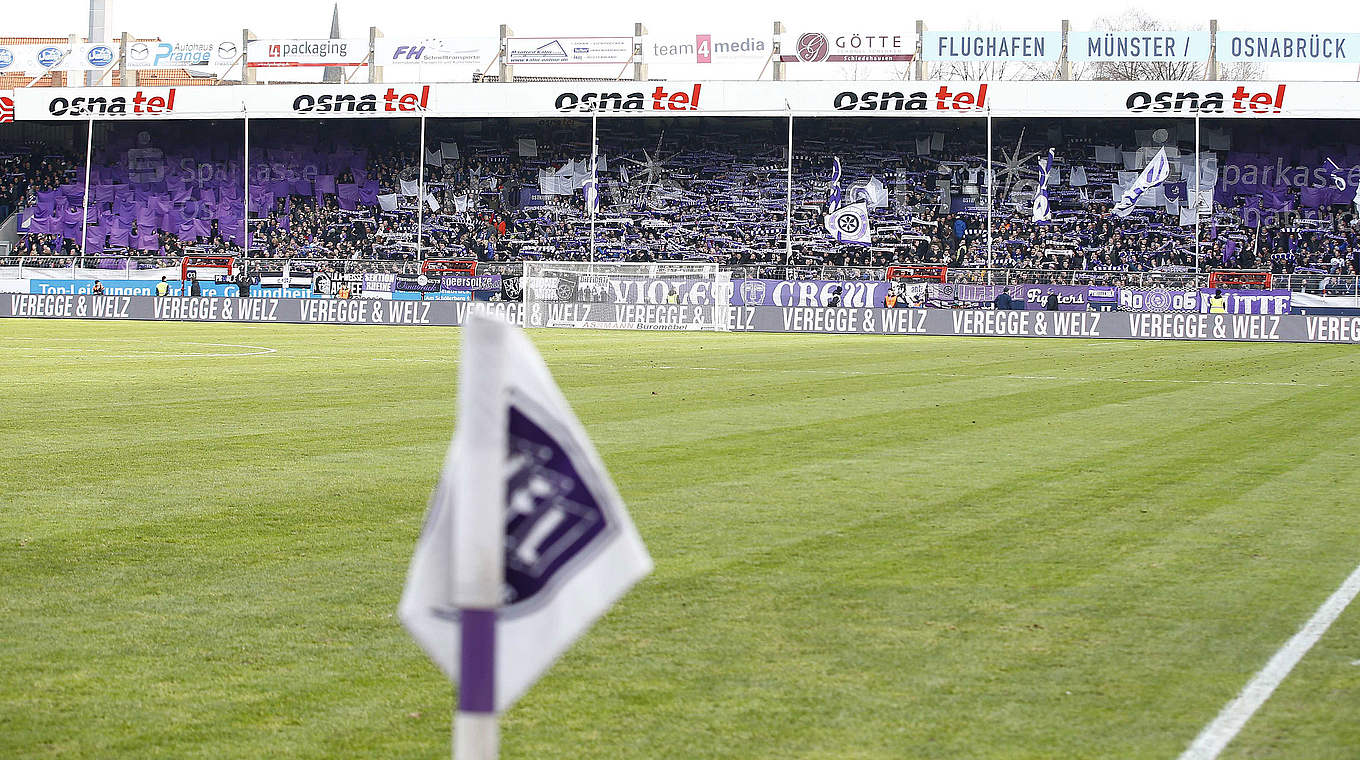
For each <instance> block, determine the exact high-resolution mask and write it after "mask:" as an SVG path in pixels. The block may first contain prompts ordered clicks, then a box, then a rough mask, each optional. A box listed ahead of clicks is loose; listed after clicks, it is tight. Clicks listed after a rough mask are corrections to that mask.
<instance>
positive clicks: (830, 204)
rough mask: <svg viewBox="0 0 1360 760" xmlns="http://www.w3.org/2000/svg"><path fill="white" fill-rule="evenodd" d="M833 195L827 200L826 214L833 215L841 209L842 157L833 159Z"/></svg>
mask: <svg viewBox="0 0 1360 760" xmlns="http://www.w3.org/2000/svg"><path fill="white" fill-rule="evenodd" d="M831 162H832V163H831V193H830V195H828V196H827V199H826V213H828V214H831V213H834V212H835V211H836V209H838V208H840V207H841V157H840V156H836V157H835V158H833V159H831Z"/></svg>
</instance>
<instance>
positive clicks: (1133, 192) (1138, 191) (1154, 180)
mask: <svg viewBox="0 0 1360 760" xmlns="http://www.w3.org/2000/svg"><path fill="white" fill-rule="evenodd" d="M1170 172H1171V166H1170V163H1169V162H1168V161H1167V158H1166V148H1162V149H1161V150H1159V151H1157V155H1155V156H1153V157H1152V160H1151V161H1149V162H1148V165H1147V166H1145V167H1143V171H1142V172H1141V173H1139V175H1138V176H1137V177H1135V178H1134V180H1133V184H1132V185H1130V186H1129V188H1128V189H1127V190H1125V191H1124V194H1123V195H1121V196H1120V198H1119V202H1118V203H1116V204H1115V205H1114V208H1112V209H1110V213H1112V214H1114V215H1115V216H1118V217H1121V218H1123V217H1127V216H1128V215H1129V214H1132V213H1133V207H1134V206H1135V205H1137V203H1138V199H1139V198H1141V197H1142V196H1143V193H1146V192H1147V191H1149V190H1151V189H1152V188H1154V187H1157V186H1158V185H1160V184H1162V183H1163V182H1165V181H1166V177H1167V175H1168V174H1169V173H1170Z"/></svg>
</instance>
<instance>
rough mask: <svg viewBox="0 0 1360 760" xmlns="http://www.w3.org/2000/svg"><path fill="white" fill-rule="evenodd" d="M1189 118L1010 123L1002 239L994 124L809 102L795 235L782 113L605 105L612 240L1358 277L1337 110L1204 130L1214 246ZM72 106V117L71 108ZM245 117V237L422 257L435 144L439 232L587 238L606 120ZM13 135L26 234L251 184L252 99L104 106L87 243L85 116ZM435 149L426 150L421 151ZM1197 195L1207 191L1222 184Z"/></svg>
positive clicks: (223, 209)
mask: <svg viewBox="0 0 1360 760" xmlns="http://www.w3.org/2000/svg"><path fill="white" fill-rule="evenodd" d="M1187 124H1188V122H1187V121H1186V120H1184V119H1181V120H1173V119H1168V120H1166V121H1165V122H1164V123H1153V122H1150V121H1148V120H1131V119H1129V120H1119V119H1107V120H1082V119H1047V120H1030V121H1020V120H1009V121H1005V120H1003V121H999V123H998V125H997V127H996V134H995V137H994V140H993V148H994V153H995V156H994V172H995V185H994V187H993V192H994V194H995V205H994V207H993V215H992V227H991V232H992V239H993V254H992V257H991V260H990V262H989V260H988V257H987V255H986V251H985V248H986V247H985V241H986V238H987V213H986V198H987V191H988V188H987V182H986V173H985V171H984V164H985V162H986V154H987V150H986V148H987V146H986V138H985V133H984V131H983V128H982V125H981V124H979V123H978V122H976V121H973V122H965V121H958V122H945V121H941V120H932V121H926V120H912V119H882V118H878V119H853V118H838V119H799V120H797V122H796V127H795V148H794V156H793V188H794V189H793V224H792V232H793V235H792V246H791V251H790V250H789V248H788V247H786V240H785V228H784V205H785V192H786V189H785V182H786V176H785V172H786V160H787V159H786V155H785V152H786V147H785V145H786V139H787V136H786V132H785V130H786V128H787V122H786V121H784V120H782V119H777V118H736V117H710V118H688V119H672V120H661V119H648V118H634V119H613V120H610V119H602V120H601V121H600V127H599V130H600V131H599V143H600V153H601V155H602V160H601V163H600V166H599V173H600V186H601V198H602V204H601V207H600V210H599V213H598V215H597V219H596V225H595V229H596V255H597V256H598V257H599V258H601V259H604V260H613V261H646V260H695V261H714V262H718V263H722V264H726V265H732V266H743V265H744V266H752V265H760V264H773V263H778V264H791V265H795V266H812V265H836V266H851V267H884V266H887V265H890V264H894V263H928V264H941V265H946V266H949V267H950V268H951V269H956V268H962V269H968V268H976V267H983V266H987V265H988V264H989V263H990V264H991V265H992V266H994V267H1002V268H1024V269H1030V270H1036V269H1037V270H1051V271H1068V270H1081V271H1086V272H1092V273H1102V272H1104V273H1117V272H1147V271H1166V272H1176V271H1185V270H1189V269H1192V268H1199V269H1210V268H1228V269H1245V270H1270V271H1274V272H1277V273H1294V272H1302V273H1315V274H1317V275H1319V276H1325V275H1352V274H1355V272H1356V271H1357V266H1360V259H1358V257H1357V250H1360V232H1358V231H1357V230H1356V228H1355V221H1356V214H1355V207H1354V206H1353V205H1352V204H1353V201H1354V196H1355V183H1354V182H1350V183H1347V184H1346V189H1338V188H1337V187H1335V186H1334V185H1333V183H1332V182H1331V181H1330V178H1329V176H1328V175H1327V173H1326V170H1325V168H1324V167H1325V166H1326V165H1327V163H1326V162H1327V160H1331V161H1334V162H1335V163H1336V164H1338V165H1339V166H1340V168H1341V170H1342V171H1344V172H1347V173H1350V172H1352V171H1353V169H1352V167H1356V166H1360V146H1357V145H1356V144H1354V143H1350V142H1348V141H1347V137H1346V135H1345V134H1344V131H1343V130H1342V128H1341V127H1340V126H1337V125H1333V124H1331V123H1328V122H1326V121H1313V122H1305V121H1295V122H1293V123H1292V124H1291V130H1290V131H1289V133H1288V135H1289V136H1288V138H1287V140H1285V139H1283V138H1281V137H1279V136H1278V135H1277V134H1276V132H1275V131H1274V130H1273V128H1272V127H1271V125H1269V124H1262V123H1253V122H1235V123H1227V122H1224V123H1222V124H1221V125H1214V126H1213V127H1212V128H1206V134H1207V135H1210V136H1211V139H1206V140H1205V143H1206V144H1205V146H1204V149H1203V150H1202V152H1201V153H1200V155H1199V162H1198V166H1199V168H1200V172H1201V176H1202V181H1203V186H1204V188H1205V190H1206V195H1207V194H1209V193H1211V195H1212V212H1210V211H1208V208H1209V206H1207V205H1206V206H1204V209H1205V212H1204V213H1203V214H1202V215H1201V217H1200V221H1201V223H1200V225H1199V231H1200V235H1201V237H1200V245H1199V252H1200V258H1199V260H1198V261H1197V260H1196V258H1195V251H1196V246H1195V240H1194V232H1195V229H1196V228H1195V226H1194V216H1195V214H1194V210H1193V208H1192V203H1193V199H1194V190H1195V167H1196V159H1195V156H1194V144H1193V133H1192V131H1191V130H1190V129H1188V128H1187ZM62 129H65V130H67V131H66V133H65V134H64V136H61V134H60V130H62ZM418 134H419V133H418V130H417V128H416V126H415V123H414V122H413V121H411V120H406V121H401V120H391V121H376V120H375V121H356V120H329V121H326V120H318V121H308V122H302V121H289V120H284V121H269V120H261V121H259V122H258V123H257V122H252V135H251V157H250V158H251V161H250V164H251V171H250V173H251V183H250V191H249V197H250V208H251V212H252V217H253V221H252V223H251V227H252V229H251V235H252V239H251V250H250V256H251V257H252V258H253V257H267V258H329V259H349V260H382V261H403V260H413V259H415V258H417V248H416V227H417V224H416V221H417V214H416V202H417V198H416V196H417V190H416V188H417V185H418V177H419V168H420V167H419V166H418V163H417V158H416V156H417V155H418V154H419V153H418V151H421V152H423V156H424V158H423V163H424V169H425V183H426V189H427V193H428V197H427V198H426V201H425V208H424V210H423V213H422V214H421V229H422V230H423V232H424V238H423V240H422V243H423V248H424V250H425V251H426V254H425V255H426V256H437V257H445V258H469V259H477V260H480V261H483V262H504V261H517V260H522V259H526V258H528V259H532V258H539V257H543V256H545V255H547V256H549V257H552V258H559V259H582V258H586V257H588V255H589V232H588V230H589V227H590V220H589V214H588V212H587V210H586V207H585V203H584V197H583V193H582V192H581V187H582V184H583V183H584V181H585V178H586V177H587V176H588V174H589V165H588V164H589V160H588V159H589V141H590V126H589V122H588V121H585V120H582V119H575V120H568V119H553V120H528V119H522V120H477V119H431V120H429V123H428V128H427V136H426V144H425V145H424V146H418V142H419V137H418ZM29 137H30V139H28V140H27V141H26V142H24V143H21V144H0V168H2V169H3V171H4V172H5V173H6V174H7V175H9V176H14V177H17V178H19V179H18V181H17V182H16V183H15V184H14V185H13V186H12V187H8V188H7V194H6V195H5V196H3V197H0V205H3V206H9V207H11V208H13V207H18V208H21V209H22V213H21V224H20V229H21V231H22V232H23V233H24V234H23V235H21V240H20V243H19V245H18V247H17V248H16V253H17V254H20V255H75V254H77V253H83V255H87V256H99V255H102V256H110V255H116V254H136V253H139V252H140V253H142V254H144V255H155V256H177V255H182V254H184V253H190V252H192V253H212V252H222V253H237V252H239V251H240V248H241V244H242V242H243V227H244V221H243V216H244V211H243V209H244V202H245V201H244V195H245V194H244V192H243V187H242V185H243V183H242V177H243V168H242V162H241V158H242V141H243V138H242V134H241V129H240V123H239V122H228V121H222V122H198V123H196V129H195V130H193V131H192V132H188V131H186V130H181V129H179V128H178V127H177V126H176V125H174V124H173V123H149V124H138V125H129V124H100V125H98V126H97V127H96V133H95V146H96V147H95V155H94V161H93V168H92V179H91V198H90V200H91V212H90V218H89V222H90V224H89V233H88V234H89V240H88V243H87V246H86V250H84V251H83V252H82V251H81V250H80V246H79V243H80V237H81V235H82V228H83V227H84V225H83V224H82V220H81V217H80V205H81V202H82V200H83V195H84V185H83V177H82V175H81V170H82V168H83V167H82V164H83V144H82V143H83V138H84V132H83V127H69V126H61V127H57V128H55V131H54V135H53V137H51V138H50V139H48V140H46V141H42V140H38V141H35V140H33V139H31V135H30V136H29ZM422 147H423V151H422ZM1049 147H1053V148H1054V149H1055V156H1056V160H1055V171H1054V172H1053V174H1054V175H1055V177H1056V178H1057V181H1056V182H1052V183H1051V184H1050V188H1049V191H1050V206H1051V208H1052V219H1051V220H1049V221H1045V222H1033V221H1031V214H1030V201H1031V199H1032V197H1033V194H1034V191H1035V188H1036V187H1037V183H1036V177H1037V170H1036V169H1037V156H1038V155H1039V153H1040V151H1046V150H1047V148H1049ZM1163 147H1165V148H1167V149H1168V154H1169V155H1170V156H1171V157H1172V174H1171V177H1170V178H1169V179H1168V181H1167V183H1166V184H1165V185H1164V186H1163V187H1160V188H1156V189H1155V192H1151V193H1148V194H1147V196H1146V197H1145V198H1144V199H1143V201H1140V204H1139V206H1138V207H1137V209H1136V210H1135V211H1134V213H1133V214H1132V215H1130V216H1129V217H1128V218H1124V219H1120V218H1117V217H1115V216H1112V215H1111V214H1110V213H1109V211H1110V208H1111V206H1112V204H1113V200H1114V198H1115V197H1116V195H1117V194H1118V192H1119V188H1120V187H1121V186H1127V184H1128V183H1129V182H1130V181H1131V178H1132V175H1134V174H1136V172H1137V170H1138V169H1139V168H1141V166H1142V163H1143V162H1145V161H1146V160H1147V158H1148V156H1149V155H1150V154H1151V152H1153V151H1154V150H1157V149H1160V148H1163ZM836 159H839V161H840V164H841V166H842V175H841V179H840V186H841V188H842V192H843V198H844V200H845V201H846V202H849V201H851V200H854V199H863V200H865V201H866V202H867V203H868V204H869V206H870V207H871V211H870V222H871V224H872V228H873V231H874V232H873V239H872V245H870V246H860V245H851V244H838V243H837V242H836V241H835V240H834V239H833V238H832V237H831V236H830V235H828V234H827V233H826V231H825V230H824V229H823V222H822V217H821V214H822V211H823V210H824V207H825V204H826V200H827V197H828V194H829V192H830V180H831V171H832V166H833V162H834V161H835V160H836ZM1204 202H1205V203H1206V204H1207V203H1208V202H1209V201H1208V199H1207V198H1206V199H1205V200H1204Z"/></svg>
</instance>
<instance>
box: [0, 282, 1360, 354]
mask: <svg viewBox="0 0 1360 760" xmlns="http://www.w3.org/2000/svg"><path fill="white" fill-rule="evenodd" d="M542 308H543V310H544V313H543V315H542V316H541V317H540V319H541V320H542V321H543V322H544V323H546V322H548V321H554V322H557V323H569V322H577V323H590V324H597V325H600V324H611V323H612V324H616V325H620V326H624V325H627V326H633V327H637V328H638V329H650V330H668V329H674V330H684V329H686V326H687V325H689V324H695V323H698V322H701V321H703V319H704V318H705V315H706V313H711V309H712V308H713V307H711V306H710V307H697V306H686V305H639V304H579V303H576V304H544V305H543V306H542ZM473 309H476V310H478V311H489V312H491V313H494V314H497V315H499V316H500V317H501V318H504V319H508V320H510V321H511V322H513V323H515V324H523V323H524V321H525V320H524V317H525V314H524V308H523V306H522V305H521V304H517V303H487V304H469V303H464V302H457V301H386V300H366V299H362V300H339V299H337V300H325V299H298V298H239V299H233V298H180V297H166V298H156V297H149V296H94V295H70V294H56V293H54V294H46V295H35V294H7V295H3V296H0V318H6V317H31V318H43V319H104V320H141V321H167V322H170V321H173V322H252V323H270V322H272V323H279V324H361V325H404V326H416V325H432V326H446V327H457V326H459V325H462V324H463V323H464V322H465V321H466V320H467V316H468V313H469V311H471V310H473ZM726 311H727V315H726V316H727V328H728V329H729V330H731V331H733V332H771V333H837V334H854V335H936V336H970V337H1016V338H1096V339H1142V340H1192V341H1245V342H1253V343H1351V344H1355V343H1360V316H1330V315H1328V316H1298V315H1288V314H1193V313H1191V314H1129V313H1124V312H1061V311H1059V312H1051V311H1048V312H1046V311H1033V310H1011V311H996V310H991V309H875V308H823V307H778V306H734V307H730V308H728V309H726ZM528 321H529V323H530V325H529V326H532V324H533V323H534V321H535V320H534V319H532V318H531V319H530V320H528Z"/></svg>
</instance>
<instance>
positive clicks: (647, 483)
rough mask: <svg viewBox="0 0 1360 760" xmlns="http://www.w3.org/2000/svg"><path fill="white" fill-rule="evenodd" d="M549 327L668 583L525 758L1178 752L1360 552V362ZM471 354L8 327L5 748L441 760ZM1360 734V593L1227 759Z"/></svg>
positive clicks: (345, 337)
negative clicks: (433, 524)
mask: <svg viewBox="0 0 1360 760" xmlns="http://www.w3.org/2000/svg"><path fill="white" fill-rule="evenodd" d="M531 335H532V337H533V339H534V340H535V342H536V343H537V344H538V346H539V347H540V350H541V351H542V352H543V354H544V357H545V358H546V360H547V362H548V364H549V366H550V367H551V368H552V369H553V371H554V373H555V374H556V376H557V378H558V381H559V382H560V384H561V385H562V388H563V391H564V393H565V394H566V396H567V398H568V399H569V400H570V401H571V403H572V404H573V406H574V407H575V409H576V411H577V413H578V414H579V416H580V417H581V419H582V421H583V422H584V424H585V427H586V429H587V430H588V431H589V432H590V434H591V436H592V437H593V439H594V440H595V442H596V445H597V446H598V447H599V449H600V452H601V454H602V455H603V457H604V460H605V462H606V463H607V464H608V466H609V467H610V469H611V471H612V473H613V475H614V478H615V480H616V482H617V483H618V486H619V490H620V491H621V492H622V494H623V496H624V498H625V500H626V501H627V502H628V505H629V508H630V510H631V512H632V514H633V517H634V519H635V521H636V522H637V525H638V528H639V530H640V531H641V533H642V535H643V538H644V539H645V540H646V542H647V545H648V547H649V549H650V551H651V553H652V555H653V557H654V559H655V560H656V566H657V567H656V571H655V573H654V574H653V575H652V576H650V577H649V578H648V579H647V580H645V581H644V582H643V583H641V584H640V585H639V586H638V587H637V588H635V589H634V590H633V591H632V592H631V593H630V594H629V595H628V596H626V597H625V598H624V599H623V601H622V602H621V603H620V604H619V605H618V606H616V607H615V608H614V609H613V610H612V611H611V612H610V613H609V614H608V615H607V616H606V617H605V618H604V619H603V620H602V621H601V622H600V623H599V624H598V625H596V627H595V628H594V629H593V630H592V631H591V632H590V633H589V634H588V635H587V636H586V637H585V638H583V639H582V640H581V641H580V642H579V643H578V644H577V645H576V646H575V648H573V649H572V650H571V651H570V652H569V653H568V655H567V656H566V657H564V658H563V660H562V661H560V662H559V663H558V664H557V666H556V667H554V668H553V669H552V670H551V671H550V672H549V674H548V675H547V676H546V677H545V678H544V679H543V680H542V681H541V682H540V683H539V684H538V685H537V686H536V687H535V688H534V689H533V690H532V691H531V692H530V693H529V694H528V696H527V697H526V698H525V699H523V700H522V701H521V702H520V703H519V704H518V705H517V706H515V707H514V709H512V710H511V711H510V712H509V713H508V714H507V715H506V716H505V718H504V720H503V735H502V748H503V752H502V754H503V757H506V758H548V757H551V758H611V759H613V758H739V759H743V760H744V759H746V758H781V759H782V758H956V757H957V758H1113V757H1118V758H1174V757H1175V756H1176V755H1178V754H1179V753H1180V752H1181V751H1182V750H1183V749H1184V748H1185V747H1186V745H1188V743H1189V742H1190V741H1191V740H1192V739H1193V738H1194V737H1195V735H1196V734H1197V733H1198V732H1199V731H1200V730H1201V728H1203V726H1204V725H1205V724H1207V723H1208V722H1209V721H1210V720H1211V719H1213V717H1214V716H1215V715H1216V714H1217V713H1218V711H1219V710H1220V709H1221V708H1222V707H1223V705H1224V704H1225V703H1226V702H1228V700H1230V699H1231V698H1232V697H1233V696H1234V695H1235V694H1236V693H1237V692H1238V690H1239V689H1241V688H1242V686H1243V685H1244V684H1245V683H1246V682H1247V681H1248V679H1250V678H1251V676H1252V675H1253V674H1254V673H1255V672H1256V671H1257V670H1258V669H1259V668H1260V667H1261V666H1262V665H1263V664H1264V663H1265V662H1266V660H1267V659H1268V658H1269V657H1270V656H1271V654H1272V653H1273V652H1275V650H1276V649H1277V648H1278V647H1280V646H1281V645H1282V644H1283V643H1284V642H1285V641H1286V640H1287V639H1288V638H1289V637H1290V636H1291V635H1293V634H1294V633H1295V631H1296V630H1297V629H1298V628H1299V626H1300V625H1302V623H1303V622H1304V621H1305V620H1307V619H1308V617H1309V616H1310V615H1311V614H1312V613H1313V611H1314V610H1315V609H1316V608H1317V606H1318V605H1319V604H1320V603H1321V602H1322V601H1323V600H1324V599H1325V598H1326V597H1327V596H1328V595H1329V594H1331V593H1332V591H1333V590H1335V589H1336V587H1337V586H1338V585H1339V584H1340V583H1341V581H1342V580H1343V579H1344V578H1345V577H1346V576H1347V575H1348V574H1349V573H1350V572H1351V570H1352V569H1353V568H1354V567H1355V566H1356V564H1357V563H1360V519H1357V517H1360V512H1358V510H1357V506H1358V505H1360V458H1358V457H1357V448H1358V447H1357V444H1360V351H1357V350H1356V348H1355V347H1351V346H1328V345H1317V346H1303V345H1246V344H1227V343H1219V344H1189V343H1148V342H1089V341H1075V340H1005V339H996V340H993V339H970V338H963V339H952V338H874V337H836V336H787V335H785V336H776V335H765V336H760V335H733V334H711V333H705V334H649V333H631V332H577V331H534V332H532V333H531ZM458 347H459V333H458V331H457V330H454V329H437V328H410V329H406V328H390V327H375V328H362V327H328V326H296V327H290V326H260V327H250V326H242V325H191V324H149V323H146V324H142V323H122V324H120V323H77V322H41V321H24V320H7V321H3V322H0V757H3V758H30V757H33V758H68V757H70V758H76V757H79V758H138V759H139V760H141V759H145V758H262V757H270V758H321V757H345V758H357V757H365V758H387V757H394V758H398V757H399V758H433V757H447V756H448V742H449V726H450V711H451V706H452V690H451V688H450V686H449V685H448V683H447V682H446V681H445V680H444V679H443V677H442V676H441V675H439V674H438V672H437V671H436V670H435V668H434V667H433V666H432V665H431V664H430V663H429V662H428V661H427V660H426V659H425V658H424V656H423V655H422V654H421V652H420V651H419V650H418V648H417V647H416V645H415V643H414V642H413V641H412V640H411V639H410V638H409V637H408V636H407V635H406V633H405V631H404V630H403V629H402V628H401V626H400V625H399V623H398V622H397V620H396V617H395V614H394V613H395V610H396V605H397V598H398V596H399V594H400V591H401V586H402V582H403V579H404V577H405V573H406V568H407V563H408V561H409V558H410V555H411V550H412V548H413V546H414V544H415V540H416V537H417V535H418V533H419V530H420V525H421V520H422V517H423V514H424V510H425V502H426V499H427V498H428V495H429V493H430V491H431V488H432V487H433V485H434V479H435V476H436V473H437V471H438V468H439V466H440V462H441V461H442V458H443V455H444V452H445V449H446V447H447V445H448V441H449V437H450V434H451V433H452V430H453V424H454V409H455V404H454V398H455V393H456V388H455V383H456V374H457V357H458ZM1357 705H1360V605H1355V606H1353V607H1352V608H1350V609H1348V610H1347V611H1346V612H1345V613H1343V614H1342V616H1341V617H1340V619H1338V620H1337V622H1336V624H1335V625H1334V626H1333V627H1332V628H1331V630H1330V631H1328V633H1327V634H1326V635H1325V636H1324V637H1323V638H1322V640H1321V641H1320V642H1319V643H1318V645H1317V646H1316V647H1314V649H1313V650H1312V651H1311V652H1309V653H1308V655H1307V656H1306V657H1305V658H1304V659H1303V661H1302V662H1301V663H1300V665H1299V666H1298V667H1297V668H1296V669H1295V670H1294V672H1293V673H1292V674H1291V675H1290V676H1289V678H1288V679H1286V680H1285V682H1284V684H1283V686H1282V687H1281V688H1280V689H1279V691H1277V692H1276V693H1275V695H1274V696H1273V697H1272V698H1271V699H1270V701H1269V702H1267V703H1266V705H1265V706H1264V707H1263V708H1262V709H1261V711H1260V712H1259V713H1257V714H1256V716H1255V717H1254V718H1253V719H1252V720H1251V721H1250V722H1249V723H1248V724H1247V727H1246V729H1245V730H1244V731H1243V732H1242V734H1240V735H1239V736H1238V738H1237V739H1236V740H1235V741H1234V742H1233V744H1232V745H1231V746H1230V747H1229V749H1228V751H1227V752H1226V753H1225V755H1224V757H1230V758H1264V757H1271V758H1275V757H1278V758H1312V759H1317V758H1343V757H1345V758H1354V757H1356V756H1357V755H1356V753H1357V751H1358V750H1357V747H1360V720H1356V706H1357Z"/></svg>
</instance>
